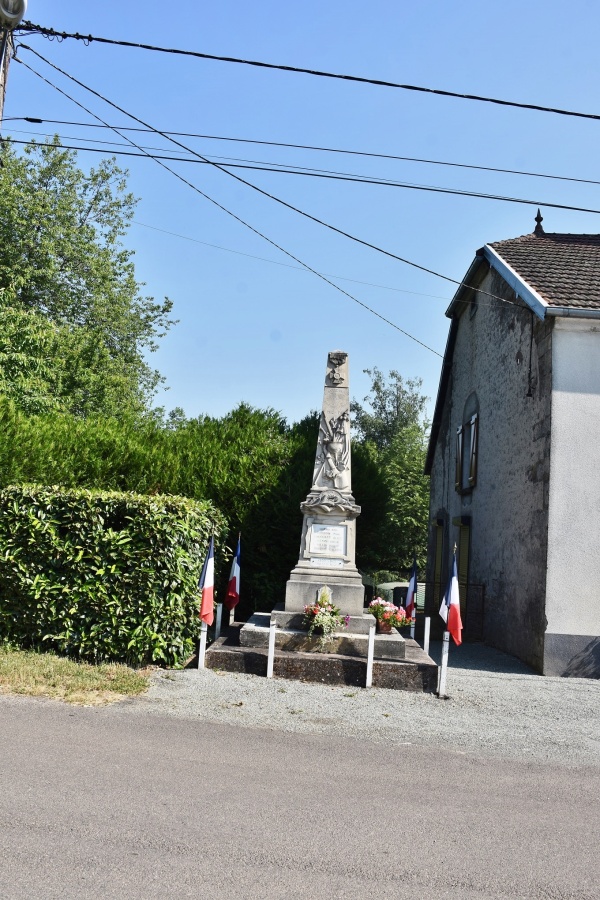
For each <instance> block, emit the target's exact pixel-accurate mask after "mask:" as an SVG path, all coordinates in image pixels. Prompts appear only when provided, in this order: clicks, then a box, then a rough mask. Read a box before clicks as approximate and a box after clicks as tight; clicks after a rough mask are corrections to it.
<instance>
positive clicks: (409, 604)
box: [405, 558, 417, 619]
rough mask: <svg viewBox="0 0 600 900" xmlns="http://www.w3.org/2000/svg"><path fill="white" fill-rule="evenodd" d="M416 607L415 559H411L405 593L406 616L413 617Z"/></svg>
mask: <svg viewBox="0 0 600 900" xmlns="http://www.w3.org/2000/svg"><path fill="white" fill-rule="evenodd" d="M416 608H417V560H416V558H415V559H414V560H413V567H412V572H411V573H410V581H409V582H408V591H407V593H406V607H405V609H406V618H407V619H414V618H415V614H416Z"/></svg>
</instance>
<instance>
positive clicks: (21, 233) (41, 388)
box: [0, 138, 172, 416]
mask: <svg viewBox="0 0 600 900" xmlns="http://www.w3.org/2000/svg"><path fill="white" fill-rule="evenodd" d="M0 163H1V166H0V212H1V215H0V317H1V318H2V321H3V322H4V321H7V322H9V323H10V322H12V323H20V326H19V327H20V328H21V329H22V333H23V335H24V339H23V340H22V341H21V342H20V347H19V348H18V350H17V351H15V352H18V353H20V354H21V356H20V365H19V366H17V367H16V368H15V366H14V365H12V363H14V361H15V359H16V357H14V356H13V360H12V363H11V361H10V360H9V359H8V357H7V356H6V355H4V356H3V355H2V353H1V350H0V386H1V388H2V390H3V391H4V392H5V393H8V395H9V396H11V397H12V398H13V399H14V400H15V402H16V403H17V404H18V405H22V406H23V408H24V409H29V410H30V411H43V410H44V406H45V405H46V403H47V404H48V405H47V406H46V408H48V409H49V408H52V407H53V405H54V406H56V405H57V406H58V407H59V408H60V409H62V410H65V411H69V412H72V413H74V414H75V415H78V416H87V415H90V414H92V413H99V414H105V415H119V414H122V413H124V412H128V413H132V412H133V413H140V412H142V411H144V410H145V409H146V408H147V407H148V404H149V402H150V399H151V398H152V396H153V395H154V393H155V391H156V388H157V385H158V384H159V382H160V381H161V376H160V374H159V373H158V372H157V371H155V370H153V369H152V368H150V366H148V364H147V363H146V361H145V359H144V354H145V353H146V352H148V351H152V350H154V349H156V341H157V339H158V338H159V337H161V336H162V335H163V334H164V333H165V331H166V330H167V329H168V327H169V326H170V325H171V324H172V322H171V320H170V319H169V318H168V315H169V312H170V310H171V307H172V304H171V302H170V301H169V300H167V299H165V300H164V301H163V302H162V303H156V302H155V301H154V300H153V298H151V297H144V296H142V295H141V293H140V291H141V288H142V285H141V284H140V283H138V282H137V281H136V279H135V271H134V266H133V261H132V256H133V253H132V251H130V250H127V249H125V248H124V247H123V244H122V238H123V237H124V235H125V233H126V230H127V225H128V222H129V221H130V219H131V217H132V215H133V210H134V207H135V204H136V201H135V198H134V197H133V196H132V195H131V194H130V193H128V192H127V190H126V173H125V172H124V171H122V170H121V169H119V168H118V166H117V165H116V163H115V161H114V160H103V161H102V162H101V163H100V165H99V166H98V167H97V168H96V169H91V170H90V171H89V173H85V172H83V171H82V170H81V169H79V168H78V167H77V165H76V154H75V153H73V152H72V151H68V150H64V149H63V148H62V147H61V146H60V144H59V142H58V138H55V139H54V141H53V142H51V143H47V144H32V145H30V146H28V147H27V148H26V149H25V152H24V153H23V154H22V155H18V154H17V153H16V152H15V151H14V150H13V148H12V147H11V145H10V142H7V141H5V142H3V144H2V150H1V151H0ZM27 336H28V337H27ZM42 358H43V359H44V360H45V362H44V365H41V364H40V362H41V359H42ZM31 397H34V398H37V400H33V401H31V402H32V403H33V406H34V408H33V409H32V408H31V403H30V402H29V400H28V399H27V398H31ZM28 404H29V405H28Z"/></svg>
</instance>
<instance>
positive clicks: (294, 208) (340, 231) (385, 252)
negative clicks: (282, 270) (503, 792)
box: [19, 44, 511, 355]
mask: <svg viewBox="0 0 600 900" xmlns="http://www.w3.org/2000/svg"><path fill="white" fill-rule="evenodd" d="M19 46H20V47H23V49H25V50H29V52H30V53H33V54H34V55H35V56H37V57H38V58H39V59H41V60H42V61H43V62H45V63H47V65H49V66H51V67H52V68H53V69H55V71H57V72H60V74H61V75H64V76H65V77H66V78H68V79H69V80H70V81H73V82H74V83H75V84H78V85H79V86H80V87H82V88H83V89H84V90H86V91H88V92H89V93H91V94H93V95H94V96H95V97H98V99H100V100H103V101H104V102H105V103H107V104H108V105H109V106H112V107H113V109H116V110H118V111H119V112H120V113H123V115H126V116H128V117H129V118H130V119H133V120H134V121H135V122H137V123H138V124H140V125H143V126H144V127H146V128H149V129H151V130H152V131H153V132H154V133H155V134H159V135H161V137H164V138H165V139H166V140H169V141H171V143H173V144H175V145H176V146H178V147H181V148H182V149H184V150H187V151H188V152H189V153H192V154H193V155H194V156H197V157H198V159H204V160H206V157H205V156H202V154H200V153H197V152H196V151H195V150H191V149H190V148H189V147H186V145H185V144H182V143H181V142H180V141H177V140H175V138H173V137H169V136H167V135H166V134H164V133H163V132H161V131H159V130H158V129H157V128H153V127H152V126H151V125H148V123H147V122H144V121H143V120H142V119H140V118H138V117H137V116H135V115H133V113H130V112H127V110H125V109H123V108H122V107H120V106H118V104H116V103H114V102H113V101H112V100H108V99H107V98H106V97H104V96H103V95H102V94H100V93H99V92H98V91H96V90H94V89H93V88H91V87H88V86H87V85H86V84H84V83H83V82H82V81H80V80H79V79H78V78H75V76H74V75H69V74H68V73H67V72H65V71H64V70H63V69H61V68H60V67H59V66H57V65H55V63H52V62H50V61H49V60H47V59H46V58H45V57H44V56H42V55H41V54H40V53H38V52H37V50H32V48H31V47H28V46H27V45H26V44H19ZM19 62H21V63H22V64H23V65H26V64H25V63H23V61H22V60H19ZM28 68H30V67H28ZM31 71H32V72H34V74H36V75H37V74H38V73H37V72H35V70H34V69H31ZM39 77H40V78H41V77H42V76H41V75H40V76H39ZM44 80H46V79H44ZM48 83H49V84H51V82H48ZM51 86H52V87H55V88H56V85H52V84H51ZM56 89H57V90H60V88H56ZM63 93H64V92H63ZM70 99H73V98H70ZM74 102H75V103H77V101H74ZM78 105H80V106H81V104H78ZM82 108H83V109H85V107H82ZM86 112H88V113H89V110H86ZM90 115H93V116H94V118H96V119H98V120H99V121H103V120H102V119H100V117H99V116H96V115H95V114H93V113H90ZM104 124H106V123H104ZM113 130H114V131H115V133H117V134H120V132H119V131H118V128H114V129H113ZM120 136H121V137H125V139H126V140H128V141H129V142H130V143H131V144H132V145H133V146H134V147H137V149H138V150H141V147H140V146H138V145H137V144H136V143H135V142H134V141H132V140H131V138H128V137H127V136H126V135H120ZM157 162H159V164H161V165H163V167H164V168H168V167H167V166H165V165H164V163H160V161H159V160H157ZM211 165H212V166H213V167H214V168H215V169H218V170H219V171H221V172H224V173H225V174H226V175H229V177H230V178H233V179H235V181H238V182H239V183H240V184H245V185H246V186H247V187H249V188H251V189H252V190H254V191H256V192H257V193H259V194H261V195H262V196H263V197H268V198H269V199H270V200H274V201H275V202H276V203H279V204H281V206H284V207H285V208H286V209H290V210H292V211H293V212H296V213H298V214H299V215H301V216H304V217H305V218H307V219H309V220H310V221H312V222H316V223H317V224H318V225H322V226H323V227H324V228H328V229H329V230H330V231H333V232H334V233H336V234H340V235H342V236H343V237H346V238H348V239H349V240H351V241H354V242H355V243H357V244H360V245H361V246H363V247H368V248H369V249H371V250H375V251H376V252H377V253H381V254H383V255H384V256H387V257H389V258H390V259H396V260H398V261H399V262H402V263H404V264H405V265H408V266H412V267H413V268H415V269H419V270H420V271H421V272H427V273H428V274H429V275H434V276H435V277H436V278H441V279H442V280H443V281H449V282H450V283H451V284H456V285H459V286H462V282H461V281H457V280H456V279H455V278H450V276H448V275H443V274H441V273H440V272H436V271H435V270H434V269H430V268H429V267H427V266H423V265H421V264H420V263H416V262H413V261H412V260H409V259H406V258H405V257H403V256H399V255H398V254H396V253H392V252H391V251H390V250H384V249H383V248H382V247H378V246H377V245H376V244H372V243H370V242H369V241H365V240H363V239H362V238H359V237H356V236H355V235H353V234H350V233H349V232H347V231H344V230H343V229H341V228H337V227H336V226H335V225H331V224H329V223H328V222H324V221H323V220H322V219H319V218H317V217H316V216H313V215H311V214H310V213H307V212H305V211H304V210H302V209H299V208H298V207H297V206H293V205H292V204H291V203H287V202H286V201H285V200H282V199H281V198H280V197H276V196H275V195H274V194H271V193H269V192H268V191H265V190H263V189H262V188H259V187H258V185H255V184H253V183H252V182H251V181H247V180H246V179H245V178H241V176H239V175H236V174H235V173H234V172H230V171H228V170H227V169H226V168H225V167H224V166H221V165H219V164H218V163H215V162H211ZM169 171H171V172H172V171H173V170H172V169H169ZM173 174H176V173H173ZM177 177H179V178H181V176H177ZM181 180H182V181H183V180H184V179H181ZM213 202H214V201H213ZM231 215H233V213H231ZM245 224H247V223H245ZM248 227H251V226H248ZM263 237H264V235H263ZM267 240H269V239H268V238H267ZM286 252H287V251H286ZM303 265H304V263H303ZM315 274H318V273H315ZM336 287H337V288H338V290H340V288H339V287H338V286H337V285H336ZM353 299H355V298H353ZM495 299H497V300H501V301H502V302H504V303H510V302H511V301H509V300H505V299H504V298H503V297H496V298H495ZM357 302H359V301H357ZM428 349H431V348H428ZM433 352H435V351H433ZM438 355H439V354H438Z"/></svg>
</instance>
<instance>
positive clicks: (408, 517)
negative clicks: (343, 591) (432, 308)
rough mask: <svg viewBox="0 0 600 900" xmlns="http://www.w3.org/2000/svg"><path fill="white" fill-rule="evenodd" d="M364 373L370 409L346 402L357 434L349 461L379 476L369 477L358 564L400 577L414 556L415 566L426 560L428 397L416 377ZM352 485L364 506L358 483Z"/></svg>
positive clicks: (403, 574) (396, 373)
mask: <svg viewBox="0 0 600 900" xmlns="http://www.w3.org/2000/svg"><path fill="white" fill-rule="evenodd" d="M365 372H366V373H367V374H368V375H370V377H371V382H372V385H371V393H370V394H369V395H368V396H367V397H365V398H364V399H365V402H367V403H368V404H369V406H370V408H365V407H363V406H361V405H360V404H359V403H357V401H353V402H352V404H351V408H352V411H353V413H354V420H353V421H354V426H355V428H356V429H357V431H358V434H359V443H355V444H354V445H353V461H354V460H355V459H361V458H362V459H361V462H362V471H363V472H366V471H370V472H371V473H374V472H378V473H379V478H378V479H375V478H372V484H373V485H374V487H375V490H374V491H373V497H372V503H371V509H370V510H369V521H368V522H367V523H366V524H367V528H368V531H367V533H366V534H364V537H366V538H367V539H366V541H364V543H363V544H362V546H360V545H359V546H358V547H357V562H358V564H359V566H360V567H361V568H363V569H364V570H365V571H368V572H376V571H377V570H382V569H385V570H387V571H388V573H389V574H390V575H391V574H392V573H396V578H405V577H407V575H408V571H409V570H410V567H411V565H412V561H413V557H414V555H416V557H417V564H418V565H419V568H420V569H423V567H424V566H425V560H426V545H427V517H428V510H429V479H428V478H427V476H425V475H424V474H423V470H424V466H425V453H426V435H427V427H426V425H425V423H424V422H423V411H424V409H425V404H426V402H427V398H426V397H424V396H422V395H421V394H419V389H420V387H421V380H420V379H408V380H407V381H404V380H403V378H402V376H401V375H399V373H398V372H396V371H393V370H392V371H391V372H390V373H389V376H388V380H387V381H386V378H385V376H384V375H383V374H382V373H381V372H380V371H379V369H377V368H374V369H365ZM359 477H360V476H359ZM353 478H354V470H353ZM353 486H354V488H355V493H356V496H357V497H359V498H360V502H361V504H365V500H363V495H362V494H361V493H360V490H359V486H358V483H357V482H355V484H354V485H353ZM359 521H360V520H359ZM359 534H360V532H359ZM396 578H389V580H390V581H391V580H396ZM379 580H381V579H379Z"/></svg>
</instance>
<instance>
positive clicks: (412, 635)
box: [410, 602, 417, 641]
mask: <svg viewBox="0 0 600 900" xmlns="http://www.w3.org/2000/svg"><path fill="white" fill-rule="evenodd" d="M416 624H417V604H416V602H415V614H414V616H413V617H412V619H411V620H410V639H411V641H414V639H415V625H416Z"/></svg>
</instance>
